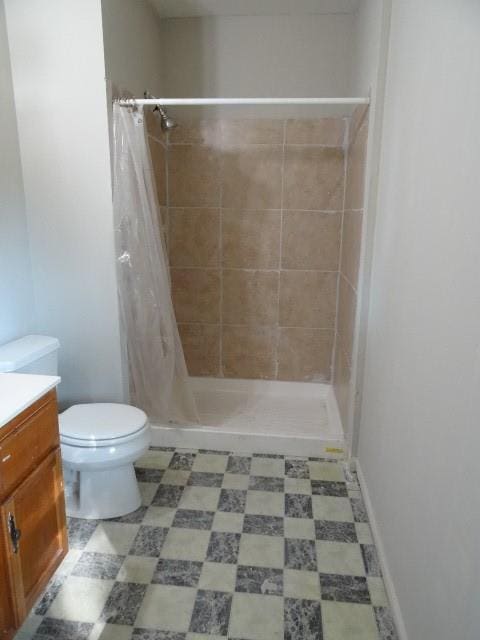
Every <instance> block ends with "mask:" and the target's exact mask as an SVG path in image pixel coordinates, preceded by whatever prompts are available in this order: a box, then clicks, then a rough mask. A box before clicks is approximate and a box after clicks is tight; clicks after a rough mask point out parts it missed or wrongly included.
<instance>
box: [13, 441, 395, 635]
mask: <svg viewBox="0 0 480 640" xmlns="http://www.w3.org/2000/svg"><path fill="white" fill-rule="evenodd" d="M137 478H138V481H139V486H140V490H141V494H142V499H143V505H142V507H141V508H140V509H138V511H136V512H135V513H133V514H129V515H128V516H125V517H123V518H116V519H114V520H104V521H88V520H78V519H70V521H69V532H70V536H69V539H70V551H69V553H68V555H67V557H66V558H65V560H64V562H63V563H62V565H61V567H60V568H59V570H58V571H57V573H56V574H55V576H54V577H53V579H52V580H51V582H50V584H49V586H48V588H47V590H46V592H45V593H44V594H43V596H42V597H41V598H40V600H39V601H38V603H37V605H36V607H35V608H34V611H33V612H32V614H31V615H30V616H29V618H28V620H27V621H26V623H25V625H24V626H23V627H22V629H21V630H20V632H19V633H18V634H17V640H32V639H34V640H228V639H229V640H396V639H397V635H396V633H395V629H394V625H393V621H392V617H391V613H390V609H389V606H388V602H387V597H386V594H385V589H384V585H383V580H382V577H381V571H380V565H379V561H378V557H377V552H376V549H375V546H374V544H373V541H372V537H371V532H370V527H369V524H368V518H367V514H366V511H365V506H364V504H363V500H362V496H361V493H360V489H359V486H358V483H357V482H356V478H355V475H354V474H350V473H349V474H348V477H347V478H346V477H345V475H344V469H343V465H342V463H340V462H335V461H325V460H321V459H318V458H296V457H288V456H278V455H262V454H254V455H241V454H229V453H228V452H214V451H204V450H200V451H191V450H189V451H185V450H174V449H166V448H165V449H163V448H153V449H151V450H150V451H149V452H148V453H147V454H146V455H145V456H144V457H143V458H142V459H141V460H140V461H139V462H138V464H137Z"/></svg>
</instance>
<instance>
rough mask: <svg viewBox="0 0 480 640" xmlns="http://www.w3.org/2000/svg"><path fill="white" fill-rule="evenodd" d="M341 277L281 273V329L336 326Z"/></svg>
mask: <svg viewBox="0 0 480 640" xmlns="http://www.w3.org/2000/svg"><path fill="white" fill-rule="evenodd" d="M336 297H337V273H336V272H332V273H325V272H319V271H281V273H280V326H281V327H316V328H321V329H327V328H330V327H331V328H333V327H334V326H335V307H336Z"/></svg>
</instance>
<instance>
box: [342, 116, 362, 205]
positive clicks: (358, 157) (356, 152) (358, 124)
mask: <svg viewBox="0 0 480 640" xmlns="http://www.w3.org/2000/svg"><path fill="white" fill-rule="evenodd" d="M367 138H368V110H365V109H364V108H362V109H361V108H360V107H357V109H356V110H355V113H354V115H353V118H352V122H351V128H350V137H349V147H348V153H347V184H346V189H345V209H362V208H363V206H364V203H363V200H364V188H365V184H364V183H365V166H366V160H367V158H366V156H367Z"/></svg>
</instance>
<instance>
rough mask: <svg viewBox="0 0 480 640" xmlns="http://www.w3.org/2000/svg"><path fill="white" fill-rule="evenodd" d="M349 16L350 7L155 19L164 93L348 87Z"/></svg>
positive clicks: (307, 91) (281, 92)
mask: <svg viewBox="0 0 480 640" xmlns="http://www.w3.org/2000/svg"><path fill="white" fill-rule="evenodd" d="M353 24H354V16H353V15H309V16H305V15H303V16H254V17H248V16H233V17H208V18H183V19H168V20H162V21H161V33H162V45H163V58H164V81H165V89H166V93H167V96H168V97H181V98H182V97H192V96H194V97H212V96H220V97H239V96H240V97H251V96H256V97H262V96H264V97H270V96H277V97H284V96H293V97H295V96H297V97H309V96H327V97H331V96H346V95H350V73H351V63H352V48H351V47H352V34H353ZM231 111H232V110H231V109H230V112H231ZM247 112H248V110H246V109H243V110H242V112H241V113H242V114H246V113H247ZM195 113H196V114H198V113H199V110H198V109H197V110H196V112H195ZM254 113H255V114H256V115H257V116H258V113H259V110H258V107H257V108H255V111H254ZM262 113H265V110H263V111H262ZM302 113H303V112H302ZM302 113H300V110H299V108H298V107H296V114H297V116H300V117H301V115H302ZM305 113H307V112H306V111H305ZM317 114H318V109H317Z"/></svg>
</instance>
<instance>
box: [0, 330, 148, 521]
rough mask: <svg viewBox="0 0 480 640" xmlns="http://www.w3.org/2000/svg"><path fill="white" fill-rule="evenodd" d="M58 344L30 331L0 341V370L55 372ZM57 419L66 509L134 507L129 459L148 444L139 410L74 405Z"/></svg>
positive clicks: (108, 511)
mask: <svg viewBox="0 0 480 640" xmlns="http://www.w3.org/2000/svg"><path fill="white" fill-rule="evenodd" d="M59 346H60V344H59V342H58V340H57V339H55V338H49V337H46V336H34V335H31V336H25V337H24V338H20V340H15V341H14V342H9V343H8V344H5V345H3V346H0V373H6V372H16V373H36V374H43V375H56V374H57V352H58V349H59ZM59 422H60V442H61V450H62V459H63V466H64V476H65V483H66V487H65V495H66V501H67V514H68V515H69V516H73V517H77V518H94V519H97V518H98V519H100V518H116V517H119V516H123V515H126V514H128V513H130V512H132V511H135V510H136V509H138V507H140V504H141V498H140V491H139V489H138V484H137V480H136V477H135V471H134V468H133V463H134V462H135V460H138V458H140V457H141V456H142V455H143V454H144V453H145V452H146V451H147V450H148V447H149V445H150V439H151V434H150V425H149V423H148V419H147V416H146V415H145V413H144V412H143V411H141V410H140V409H136V408H135V407H131V406H130V405H125V404H115V403H91V404H77V405H73V406H72V407H70V408H69V409H67V410H66V411H64V412H63V413H62V414H60V420H59Z"/></svg>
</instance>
